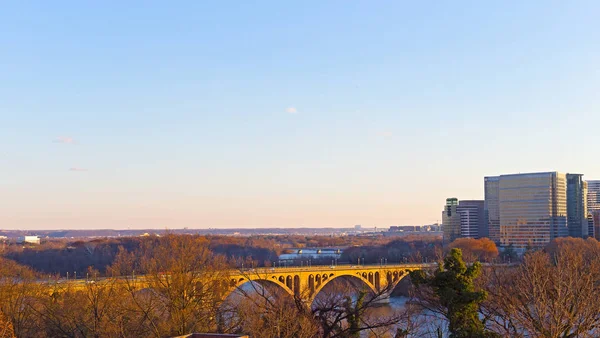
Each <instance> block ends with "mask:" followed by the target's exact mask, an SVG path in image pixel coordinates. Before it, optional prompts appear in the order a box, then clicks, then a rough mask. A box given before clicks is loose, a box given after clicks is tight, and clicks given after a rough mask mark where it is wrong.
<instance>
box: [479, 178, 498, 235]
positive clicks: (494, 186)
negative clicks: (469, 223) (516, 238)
mask: <svg viewBox="0 0 600 338" xmlns="http://www.w3.org/2000/svg"><path fill="white" fill-rule="evenodd" d="M484 181H485V187H484V190H485V201H484V207H483V208H484V213H485V216H484V217H485V223H486V225H487V229H485V230H484V231H486V232H487V236H483V237H489V239H491V240H492V241H494V242H496V243H500V177H499V176H496V177H485V179H484Z"/></svg>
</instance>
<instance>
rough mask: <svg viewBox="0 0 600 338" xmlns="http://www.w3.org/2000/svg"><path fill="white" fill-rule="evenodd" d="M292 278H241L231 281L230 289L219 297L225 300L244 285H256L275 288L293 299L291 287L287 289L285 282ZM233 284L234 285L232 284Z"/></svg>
mask: <svg viewBox="0 0 600 338" xmlns="http://www.w3.org/2000/svg"><path fill="white" fill-rule="evenodd" d="M291 278H292V276H271V278H248V277H241V278H236V279H232V283H231V284H230V287H229V288H227V289H226V291H225V292H224V293H223V294H222V295H221V299H223V300H225V299H227V297H229V296H230V295H231V294H233V293H234V292H235V291H237V290H239V289H240V288H241V287H242V286H243V285H244V284H247V283H257V284H259V285H261V286H262V287H272V286H275V287H276V288H277V289H278V290H282V291H284V293H286V294H288V295H290V296H291V297H294V292H293V289H292V288H291V287H288V284H287V281H289V280H290V279H291ZM233 282H235V283H233Z"/></svg>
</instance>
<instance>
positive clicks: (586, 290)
mask: <svg viewBox="0 0 600 338" xmlns="http://www.w3.org/2000/svg"><path fill="white" fill-rule="evenodd" d="M569 241H573V242H576V243H575V244H576V245H572V244H573V243H563V244H560V243H559V244H558V246H557V247H556V248H554V249H553V250H551V252H550V253H547V252H542V251H538V252H534V253H531V254H528V255H527V256H526V257H525V259H524V262H523V264H522V265H521V266H519V267H517V268H513V269H505V270H503V271H495V272H494V273H493V274H492V275H491V277H490V281H489V284H488V285H489V286H488V290H489V292H490V298H489V299H488V301H487V302H486V303H485V304H484V310H485V311H486V316H487V317H488V318H489V320H490V321H491V322H493V323H494V326H493V327H494V329H495V330H496V331H497V332H499V333H503V334H507V335H510V336H513V337H523V336H526V337H550V338H554V337H556V338H559V337H560V338H568V337H597V336H598V334H599V331H598V330H600V303H599V302H597V301H596V299H597V295H598V293H599V292H600V263H599V261H598V258H599V257H600V245H598V242H596V241H595V240H593V239H590V240H587V241H584V240H581V239H570V240H569Z"/></svg>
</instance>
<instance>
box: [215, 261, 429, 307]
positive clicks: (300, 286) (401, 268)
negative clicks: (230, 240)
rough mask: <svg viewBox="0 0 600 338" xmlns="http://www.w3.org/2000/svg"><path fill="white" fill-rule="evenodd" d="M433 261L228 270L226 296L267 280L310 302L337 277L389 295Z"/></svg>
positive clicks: (376, 292) (307, 302)
mask: <svg viewBox="0 0 600 338" xmlns="http://www.w3.org/2000/svg"><path fill="white" fill-rule="evenodd" d="M434 266H436V264H431V263H430V264H398V265H356V266H355V265H338V266H312V267H286V268H259V269H246V270H244V271H239V270H238V271H236V272H233V271H232V272H231V273H230V275H229V278H230V280H229V288H228V292H227V293H226V294H225V295H223V296H224V297H227V296H228V295H229V294H230V293H232V292H234V291H235V290H237V289H238V288H240V287H241V286H242V285H244V284H246V283H248V282H263V283H264V282H268V283H269V284H274V285H277V286H279V287H280V288H281V289H283V290H284V291H285V292H287V293H288V294H290V295H291V296H293V297H295V298H297V299H301V300H302V301H303V302H304V303H306V304H309V305H310V304H312V302H313V300H314V299H315V297H316V296H317V294H318V293H319V292H320V291H321V290H322V289H323V287H325V285H327V284H328V283H330V282H331V281H333V280H334V279H336V278H349V279H354V280H355V281H360V282H362V283H363V284H364V285H365V286H366V287H367V288H368V289H370V291H372V292H373V293H375V294H381V295H382V299H389V296H390V293H391V291H392V290H393V289H394V288H395V287H396V285H398V283H399V282H400V280H402V279H403V278H404V277H406V276H407V275H408V274H409V272H410V271H414V270H421V269H424V268H430V267H434Z"/></svg>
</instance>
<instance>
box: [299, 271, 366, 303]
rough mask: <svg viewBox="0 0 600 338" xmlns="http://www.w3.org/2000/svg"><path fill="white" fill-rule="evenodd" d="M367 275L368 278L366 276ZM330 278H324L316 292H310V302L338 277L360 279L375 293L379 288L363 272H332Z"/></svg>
mask: <svg viewBox="0 0 600 338" xmlns="http://www.w3.org/2000/svg"><path fill="white" fill-rule="evenodd" d="M363 275H364V276H366V278H365V277H364V276H363ZM327 277H328V278H327V279H325V280H323V281H322V282H321V284H320V286H319V287H316V288H315V290H314V292H312V290H311V292H310V294H309V295H308V298H307V300H308V301H309V303H312V302H313V301H314V300H315V298H316V297H317V295H318V294H319V293H320V292H321V291H322V290H323V288H324V287H325V286H326V285H327V284H329V283H331V282H332V281H334V280H336V279H338V278H347V279H350V280H353V281H359V282H361V285H364V286H366V287H367V289H368V290H369V291H371V292H373V293H377V289H376V288H375V285H374V284H373V283H370V282H369V279H368V275H367V274H364V273H363V274H361V273H356V274H355V273H352V272H347V273H339V274H333V273H332V274H330V275H329V276H327Z"/></svg>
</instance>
